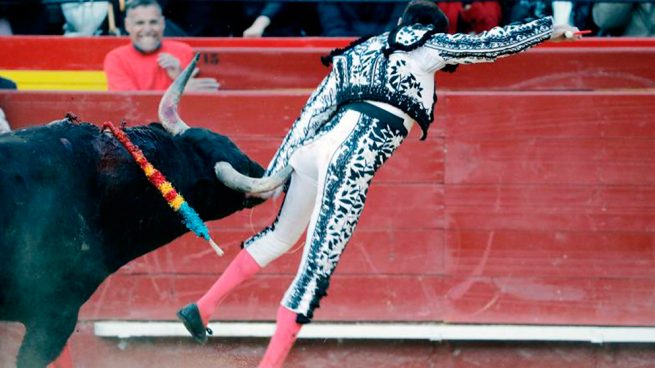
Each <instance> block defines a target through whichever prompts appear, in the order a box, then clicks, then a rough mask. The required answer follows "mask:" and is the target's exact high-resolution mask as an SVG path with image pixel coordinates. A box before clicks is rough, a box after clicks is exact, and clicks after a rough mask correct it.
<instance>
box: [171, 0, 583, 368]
mask: <svg viewBox="0 0 655 368" xmlns="http://www.w3.org/2000/svg"><path fill="white" fill-rule="evenodd" d="M400 20H401V22H400V23H399V25H398V27H396V28H395V29H393V30H392V31H391V32H390V33H383V34H380V35H378V36H372V37H364V38H360V39H359V40H357V41H355V42H353V43H352V44H350V45H349V46H348V47H345V48H341V49H337V50H333V51H332V52H331V53H330V54H329V55H327V56H326V57H324V58H322V61H323V63H324V64H325V65H326V66H328V65H330V64H333V67H332V68H331V69H330V71H329V72H328V75H327V76H326V77H325V79H323V82H321V84H320V85H319V87H318V88H317V89H316V90H315V91H314V92H313V93H312V95H311V96H310V97H309V100H308V101H307V104H306V105H305V106H304V107H303V109H302V110H301V113H300V116H299V117H298V118H297V119H296V121H295V122H294V123H293V125H292V126H291V129H290V130H289V131H288V133H287V135H286V137H285V138H284V140H283V141H282V145H281V146H280V147H279V148H278V151H277V152H276V154H275V155H274V156H273V159H272V160H271V162H270V163H269V166H268V169H267V170H266V175H265V176H264V178H261V179H256V178H241V179H242V180H235V181H231V182H232V184H236V185H234V186H232V185H231V187H233V188H234V187H237V188H238V187H241V188H244V189H246V190H247V191H252V190H253V189H255V188H257V189H255V191H260V192H261V191H266V190H268V191H269V192H268V193H263V194H261V196H262V198H267V197H269V196H270V195H273V193H274V192H275V191H276V190H280V191H282V190H283V187H284V186H285V181H286V179H285V177H288V174H290V176H291V179H290V182H288V185H289V186H288V188H287V191H286V192H287V194H286V196H285V198H284V201H283V203H282V207H281V209H280V212H279V215H278V217H277V218H276V219H275V221H274V222H273V223H272V224H271V225H270V226H269V227H267V228H266V229H264V230H262V231H261V232H260V233H258V234H256V235H254V236H252V237H251V238H249V239H248V240H246V241H245V242H244V243H243V250H241V251H240V252H239V254H238V255H237V256H236V258H235V259H234V260H233V261H232V262H231V263H230V265H229V266H228V267H227V268H226V269H225V271H224V272H223V274H222V275H221V276H220V277H219V278H218V280H217V281H216V282H215V283H214V284H213V285H212V287H211V288H210V289H209V291H208V292H207V293H205V294H204V295H203V296H202V297H201V298H200V299H199V300H198V301H197V302H196V303H192V304H189V305H187V306H185V307H183V308H182V309H180V311H178V317H179V318H180V319H181V320H182V322H183V323H184V326H185V327H186V328H187V330H188V331H189V332H190V333H191V335H192V336H193V337H194V338H195V339H196V340H197V341H198V342H201V343H205V342H206V341H207V332H206V327H205V326H206V325H207V323H208V321H209V319H210V318H211V315H212V313H213V312H214V310H215V309H216V307H217V306H218V305H219V304H220V303H221V301H223V300H224V298H225V297H226V296H227V295H229V294H230V293H231V292H232V291H233V290H234V289H235V288H236V287H237V286H238V285H239V284H241V283H243V282H244V281H246V280H248V279H250V278H252V277H253V276H254V275H255V274H256V273H257V272H259V271H260V270H261V269H262V268H263V267H265V266H266V265H268V264H269V263H270V262H272V261H273V260H275V259H276V258H278V257H280V256H281V255H283V254H284V253H286V252H287V251H288V250H289V249H291V247H292V246H293V245H294V244H295V243H296V242H297V240H298V239H299V238H300V236H301V235H302V234H303V232H305V228H307V230H306V234H307V237H306V241H305V249H304V251H303V254H302V260H301V264H300V266H299V267H298V272H297V274H296V277H295V278H294V280H293V281H292V283H291V285H290V286H289V288H288V289H287V292H286V294H285V295H284V297H283V299H282V302H281V303H280V306H279V307H278V314H277V317H276V321H277V322H276V324H277V326H276V329H275V332H274V333H273V337H272V338H271V341H270V342H269V345H268V348H267V350H266V352H265V353H264V358H263V360H262V361H261V363H260V365H259V367H260V368H278V367H282V365H283V363H284V360H285V358H286V355H287V354H288V353H289V351H290V349H291V347H292V346H293V343H294V341H295V339H296V337H297V334H298V333H299V332H300V329H301V327H302V325H303V324H306V323H309V322H311V320H312V318H313V315H314V310H315V309H316V308H318V307H319V304H320V301H321V298H323V297H324V296H326V295H327V289H328V287H329V285H330V278H331V275H332V273H333V272H334V270H335V268H336V266H337V263H338V262H339V259H340V257H341V255H342V252H343V251H344V249H345V247H346V244H347V243H348V240H349V239H350V237H351V235H352V234H353V231H354V230H355V228H356V226H357V221H358V219H359V216H360V214H361V213H362V210H363V208H364V204H365V200H366V195H367V191H368V189H369V184H370V183H371V180H372V179H373V177H374V175H375V173H376V171H377V170H378V169H379V168H380V167H381V165H382V164H383V163H384V162H385V161H386V160H387V159H388V158H389V157H391V155H392V154H393V153H394V151H395V150H396V148H398V147H399V146H400V145H401V143H402V142H403V140H404V139H405V137H406V136H407V134H408V133H409V130H410V129H411V128H412V127H413V126H414V125H418V126H419V127H420V128H421V130H422V133H423V134H422V139H425V138H426V135H427V130H428V128H429V125H430V123H431V122H432V120H433V118H434V103H435V102H436V99H435V97H436V96H435V85H434V74H435V73H436V72H437V71H439V70H442V69H443V68H444V67H445V66H446V65H457V64H469V63H476V62H492V61H495V60H496V59H497V58H500V57H504V56H509V55H512V54H515V53H518V52H520V51H523V50H526V49H528V48H529V47H531V46H535V45H537V44H539V43H540V42H543V41H546V40H548V39H552V40H564V39H565V36H564V35H565V33H566V32H575V31H577V29H576V28H574V27H571V26H568V25H565V26H553V22H552V19H551V18H542V19H538V20H535V21H533V22H530V23H526V24H522V25H517V26H508V27H506V28H504V29H501V28H496V29H493V30H491V31H489V32H485V33H482V34H481V35H476V36H471V35H465V34H458V35H454V36H452V35H447V34H445V31H446V30H447V28H448V20H447V18H446V16H445V15H444V14H443V13H442V12H441V11H440V10H439V8H438V7H437V5H435V3H434V2H432V1H427V0H414V1H412V2H410V3H409V5H407V11H406V12H405V14H403V16H402V18H401V19H400ZM580 37H581V36H579V35H578V36H575V37H573V38H574V39H578V38H580ZM218 171H222V170H221V169H220V168H219V169H218ZM217 174H218V172H217ZM219 176H221V175H219ZM238 181H241V184H242V185H239V184H237V183H236V182H238ZM276 186H277V188H278V189H275V187H276ZM271 189H272V192H271ZM254 195H255V196H257V194H254ZM344 365H345V366H347V364H344Z"/></svg>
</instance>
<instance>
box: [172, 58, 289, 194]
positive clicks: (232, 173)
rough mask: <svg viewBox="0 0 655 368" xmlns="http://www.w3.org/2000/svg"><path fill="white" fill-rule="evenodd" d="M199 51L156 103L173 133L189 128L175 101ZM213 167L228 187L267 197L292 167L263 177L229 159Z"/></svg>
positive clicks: (187, 78) (285, 178) (179, 132)
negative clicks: (240, 168)
mask: <svg viewBox="0 0 655 368" xmlns="http://www.w3.org/2000/svg"><path fill="white" fill-rule="evenodd" d="M198 57H199V55H198V54H196V56H195V57H194V59H193V60H192V61H191V63H189V65H188V66H187V67H186V69H184V71H183V72H182V73H181V74H180V75H179V76H178V77H177V79H175V81H174V82H173V84H172V85H171V86H170V87H169V88H168V90H167V91H166V93H165V94H164V96H163V97H162V99H161V102H160V103H159V119H160V120H161V123H162V125H163V126H164V128H166V130H167V131H168V132H169V133H171V134H172V135H178V134H182V133H184V132H185V131H187V130H188V129H189V126H188V125H187V124H186V123H185V122H184V121H183V120H182V119H181V118H180V116H179V115H178V114H177V105H178V103H179V101H180V96H181V95H182V92H183V91H184V87H185V86H186V83H187V82H188V81H189V78H190V77H191V74H192V72H193V70H194V69H195V67H196V63H197V62H198ZM214 170H215V172H216V177H217V178H218V180H220V181H221V182H222V183H223V184H225V186H227V187H228V188H231V189H234V190H237V191H240V192H243V193H246V194H248V195H250V196H253V197H258V198H263V199H267V198H269V197H270V196H271V195H272V194H273V193H274V191H275V190H276V189H277V188H279V187H280V186H281V185H283V184H284V183H285V182H286V181H287V180H288V179H289V176H291V172H292V171H293V169H292V168H291V167H290V166H287V167H285V168H284V169H283V170H280V171H279V172H277V173H275V174H274V175H271V176H267V177H264V178H252V177H249V176H246V175H243V174H241V173H240V172H239V171H237V170H235V169H234V168H233V167H232V165H231V164H230V163H229V162H225V161H221V162H217V163H216V165H215V167H214Z"/></svg>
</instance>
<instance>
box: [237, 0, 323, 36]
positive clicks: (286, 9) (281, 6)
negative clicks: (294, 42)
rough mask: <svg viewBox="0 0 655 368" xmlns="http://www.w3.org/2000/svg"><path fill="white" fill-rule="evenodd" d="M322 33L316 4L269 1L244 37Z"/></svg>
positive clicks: (244, 33) (244, 32)
mask: <svg viewBox="0 0 655 368" xmlns="http://www.w3.org/2000/svg"><path fill="white" fill-rule="evenodd" d="M318 34H320V27H319V26H318V17H317V14H316V5H315V4H310V3H293V4H289V3H281V2H268V3H265V4H264V6H263V7H262V9H261V11H260V12H259V15H258V16H257V18H256V19H255V21H254V22H253V23H252V24H251V25H250V27H248V28H246V30H245V31H243V37H250V38H253V37H262V36H274V37H301V36H314V35H318Z"/></svg>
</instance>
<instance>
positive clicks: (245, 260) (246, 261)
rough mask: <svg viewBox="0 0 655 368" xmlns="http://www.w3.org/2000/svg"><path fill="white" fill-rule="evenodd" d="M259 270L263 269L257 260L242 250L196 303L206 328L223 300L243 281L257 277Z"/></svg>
mask: <svg viewBox="0 0 655 368" xmlns="http://www.w3.org/2000/svg"><path fill="white" fill-rule="evenodd" d="M259 270H261V267H260V266H259V264H257V262H255V259H254V258H252V256H251V255H250V253H249V252H248V251H247V250H245V249H242V250H241V251H240V252H239V254H237V256H236V257H234V260H233V261H232V262H231V263H230V265H229V266H227V268H226V269H225V272H223V274H222V275H221V277H219V278H218V280H216V282H215V283H214V285H212V287H211V288H210V289H209V290H208V291H207V292H206V293H205V295H203V296H202V297H201V298H200V299H199V300H198V302H197V303H196V304H197V305H198V309H199V310H200V317H201V318H202V322H203V323H204V325H205V326H207V323H208V322H209V318H210V317H211V315H212V313H213V312H214V310H215V309H216V306H218V304H219V303H220V302H221V301H222V300H223V298H225V297H226V296H227V295H228V294H229V293H230V292H232V290H234V288H235V287H237V286H238V285H239V284H241V283H242V282H243V281H245V280H247V279H249V278H251V277H252V276H253V275H255V274H256V273H257V272H258V271H259Z"/></svg>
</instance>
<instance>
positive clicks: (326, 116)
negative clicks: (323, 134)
mask: <svg viewBox="0 0 655 368" xmlns="http://www.w3.org/2000/svg"><path fill="white" fill-rule="evenodd" d="M336 90H337V83H336V76H335V75H334V72H332V73H330V74H328V76H327V77H325V79H323V81H322V82H321V84H320V85H319V86H318V88H316V90H314V92H313V93H312V95H311V96H310V97H309V100H307V103H306V104H305V106H304V107H303V109H302V111H301V112H300V116H299V117H298V118H297V119H296V121H295V122H294V123H293V125H292V126H291V129H290V130H289V133H287V135H286V137H284V140H283V141H282V144H281V145H280V147H279V148H278V149H277V152H276V153H275V155H274V156H273V158H272V159H271V162H270V163H269V164H268V169H266V174H265V175H266V176H268V175H271V174H273V173H275V172H277V171H279V170H280V169H282V168H283V167H285V166H286V165H288V164H289V158H290V157H291V154H293V152H294V151H295V150H296V149H298V148H299V147H300V146H302V145H303V143H304V142H305V141H307V140H308V139H310V138H312V137H313V136H314V135H315V134H316V131H317V129H318V128H319V127H320V126H321V125H323V124H324V123H325V122H327V121H328V120H330V118H331V117H332V115H334V113H335V112H336V111H337V102H336V101H337V99H336V95H337V93H336Z"/></svg>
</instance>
